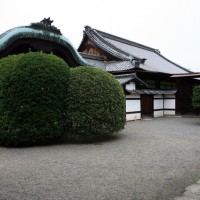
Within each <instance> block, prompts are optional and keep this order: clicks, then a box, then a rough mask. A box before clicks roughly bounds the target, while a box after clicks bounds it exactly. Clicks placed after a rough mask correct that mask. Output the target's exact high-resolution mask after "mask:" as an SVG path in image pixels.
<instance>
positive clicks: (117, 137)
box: [0, 132, 125, 148]
mask: <svg viewBox="0 0 200 200" xmlns="http://www.w3.org/2000/svg"><path fill="white" fill-rule="evenodd" d="M124 137H125V136H124V135H123V134H122V133H121V132H120V133H118V134H113V135H108V136H101V137H100V136H99V137H94V138H90V139H87V140H83V141H77V140H74V139H71V138H68V137H67V136H63V137H61V138H59V139H57V140H54V141H46V142H40V143H35V144H23V145H20V146H0V147H2V148H3V147H5V148H31V147H42V146H44V147H46V146H54V145H65V144H66V145H67V144H69V145H81V144H83V145H91V144H93V145H102V143H107V142H115V141H117V140H121V139H123V138H124Z"/></svg>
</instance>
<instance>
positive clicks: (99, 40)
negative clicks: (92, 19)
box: [85, 26, 130, 60]
mask: <svg viewBox="0 0 200 200" xmlns="http://www.w3.org/2000/svg"><path fill="white" fill-rule="evenodd" d="M85 34H86V35H87V36H88V37H89V38H90V39H91V40H92V41H93V42H94V43H95V44H96V45H97V46H98V47H99V48H101V49H103V50H104V51H105V52H107V53H109V54H111V55H113V56H115V57H117V58H119V59H122V60H130V55H129V54H128V53H126V52H125V51H123V50H121V49H120V48H117V47H116V46H115V45H113V44H112V43H110V42H108V41H106V40H105V39H104V38H103V37H102V36H101V35H100V34H99V33H98V32H97V31H96V30H94V29H92V28H91V27H90V26H86V27H85Z"/></svg>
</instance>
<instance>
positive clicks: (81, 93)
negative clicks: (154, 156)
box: [66, 67, 126, 140]
mask: <svg viewBox="0 0 200 200" xmlns="http://www.w3.org/2000/svg"><path fill="white" fill-rule="evenodd" d="M69 82H70V84H69V89H68V98H67V118H66V120H67V133H68V136H69V137H71V138H73V139H76V140H87V139H89V138H92V137H96V136H105V135H110V134H112V133H114V132H117V131H119V130H121V129H123V128H124V125H125V121H126V120H125V95H124V92H123V89H122V87H121V85H120V84H119V83H118V81H117V80H116V79H115V78H114V76H113V75H111V74H109V73H107V72H105V71H103V70H100V69H96V68H92V67H78V68H74V69H70V81H69Z"/></svg>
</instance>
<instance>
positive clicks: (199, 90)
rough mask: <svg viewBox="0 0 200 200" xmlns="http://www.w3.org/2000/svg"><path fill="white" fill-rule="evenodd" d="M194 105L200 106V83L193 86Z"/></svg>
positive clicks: (195, 106)
mask: <svg viewBox="0 0 200 200" xmlns="http://www.w3.org/2000/svg"><path fill="white" fill-rule="evenodd" d="M192 105H193V107H194V108H196V109H199V108H200V85H199V86H196V87H194V88H193V97H192Z"/></svg>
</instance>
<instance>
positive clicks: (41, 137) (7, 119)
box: [0, 52, 69, 145]
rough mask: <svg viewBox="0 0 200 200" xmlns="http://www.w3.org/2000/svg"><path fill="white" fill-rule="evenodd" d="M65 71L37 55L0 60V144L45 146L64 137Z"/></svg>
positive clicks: (56, 60) (53, 59) (60, 62)
mask: <svg viewBox="0 0 200 200" xmlns="http://www.w3.org/2000/svg"><path fill="white" fill-rule="evenodd" d="M68 77H69V67H68V66H67V64H66V63H65V62H64V61H63V60H62V59H60V58H58V57H56V56H54V55H51V54H44V53H41V52H35V53H33V52H29V53H27V54H19V55H13V56H8V57H6V58H3V59H1V60H0V143H1V144H3V145H22V144H32V143H38V142H46V141H49V140H52V139H55V138H59V137H61V136H62V135H63V133H64V120H65V105H66V96H67V87H68Z"/></svg>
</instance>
